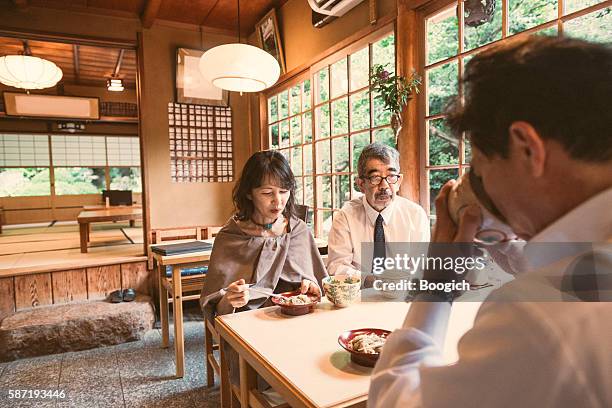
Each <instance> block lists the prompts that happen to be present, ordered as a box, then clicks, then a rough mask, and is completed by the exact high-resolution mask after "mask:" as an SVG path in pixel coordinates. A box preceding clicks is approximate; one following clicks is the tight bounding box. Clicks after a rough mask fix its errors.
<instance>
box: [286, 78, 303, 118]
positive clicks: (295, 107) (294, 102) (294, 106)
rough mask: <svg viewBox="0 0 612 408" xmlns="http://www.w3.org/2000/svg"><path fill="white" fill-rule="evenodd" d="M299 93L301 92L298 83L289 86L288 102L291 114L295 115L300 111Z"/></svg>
mask: <svg viewBox="0 0 612 408" xmlns="http://www.w3.org/2000/svg"><path fill="white" fill-rule="evenodd" d="M300 93H301V92H300V85H299V84H298V85H296V86H294V87H293V88H291V90H290V91H289V97H290V101H289V104H290V105H291V108H290V109H291V115H297V114H298V113H300V112H301V111H302V107H301V106H300V96H301V94H300Z"/></svg>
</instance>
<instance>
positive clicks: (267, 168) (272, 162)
mask: <svg viewBox="0 0 612 408" xmlns="http://www.w3.org/2000/svg"><path fill="white" fill-rule="evenodd" d="M266 178H269V179H270V180H276V181H277V182H278V183H279V185H280V186H281V187H282V188H285V189H287V190H289V191H290V195H289V199H288V200H287V204H286V205H285V210H284V211H283V215H284V216H285V218H287V219H290V218H291V215H292V214H294V213H295V208H294V206H295V177H293V172H292V171H291V167H290V166H289V163H288V162H287V159H285V156H283V155H282V154H280V153H279V152H277V151H274V150H269V151H265V152H257V153H255V154H254V155H252V156H251V157H250V158H249V160H247V162H246V164H245V165H244V168H243V169H242V174H241V175H240V179H239V180H238V183H236V186H235V187H234V191H233V194H232V197H233V199H234V208H235V210H236V218H237V219H239V220H241V221H244V220H249V219H251V216H252V215H253V211H254V210H255V206H254V205H253V201H252V200H250V199H249V198H248V195H249V194H251V193H252V191H253V189H254V188H257V187H261V184H262V183H263V182H264V180H265V179H266Z"/></svg>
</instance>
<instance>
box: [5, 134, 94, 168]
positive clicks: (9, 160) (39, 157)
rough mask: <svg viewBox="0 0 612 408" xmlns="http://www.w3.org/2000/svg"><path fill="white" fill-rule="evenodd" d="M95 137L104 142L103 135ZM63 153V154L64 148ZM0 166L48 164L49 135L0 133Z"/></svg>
mask: <svg viewBox="0 0 612 408" xmlns="http://www.w3.org/2000/svg"><path fill="white" fill-rule="evenodd" d="M96 139H101V140H102V142H103V143H104V138H103V137H101V138H96ZM103 146H104V145H103ZM63 153H64V154H65V150H64V151H63ZM102 154H104V149H102ZM77 156H78V154H77ZM0 166H19V167H21V168H41V167H45V166H49V136H47V135H15V134H0Z"/></svg>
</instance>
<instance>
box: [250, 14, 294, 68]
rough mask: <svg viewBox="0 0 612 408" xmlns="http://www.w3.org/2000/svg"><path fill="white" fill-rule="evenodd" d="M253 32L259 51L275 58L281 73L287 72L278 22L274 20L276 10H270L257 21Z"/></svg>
mask: <svg viewBox="0 0 612 408" xmlns="http://www.w3.org/2000/svg"><path fill="white" fill-rule="evenodd" d="M255 30H256V32H257V40H258V41H259V46H260V47H261V49H263V50H264V51H266V52H267V53H269V54H271V55H272V56H273V57H274V58H276V60H277V61H278V64H279V65H280V67H281V73H285V72H287V70H286V69H285V57H284V55H283V46H282V44H281V39H280V34H279V31H278V21H277V20H276V10H275V9H272V10H270V11H269V12H268V13H267V14H266V15H265V16H264V17H263V18H262V19H261V20H259V22H258V23H257V24H256V25H255Z"/></svg>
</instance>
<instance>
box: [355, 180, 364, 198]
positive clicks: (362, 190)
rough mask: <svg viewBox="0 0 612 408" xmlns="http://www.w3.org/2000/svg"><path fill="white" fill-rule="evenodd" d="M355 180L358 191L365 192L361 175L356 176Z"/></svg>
mask: <svg viewBox="0 0 612 408" xmlns="http://www.w3.org/2000/svg"><path fill="white" fill-rule="evenodd" d="M355 181H356V183H357V187H359V191H361V192H362V193H364V194H365V186H364V185H363V184H364V183H365V180H364V179H362V178H361V177H357V178H356V179H355Z"/></svg>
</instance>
